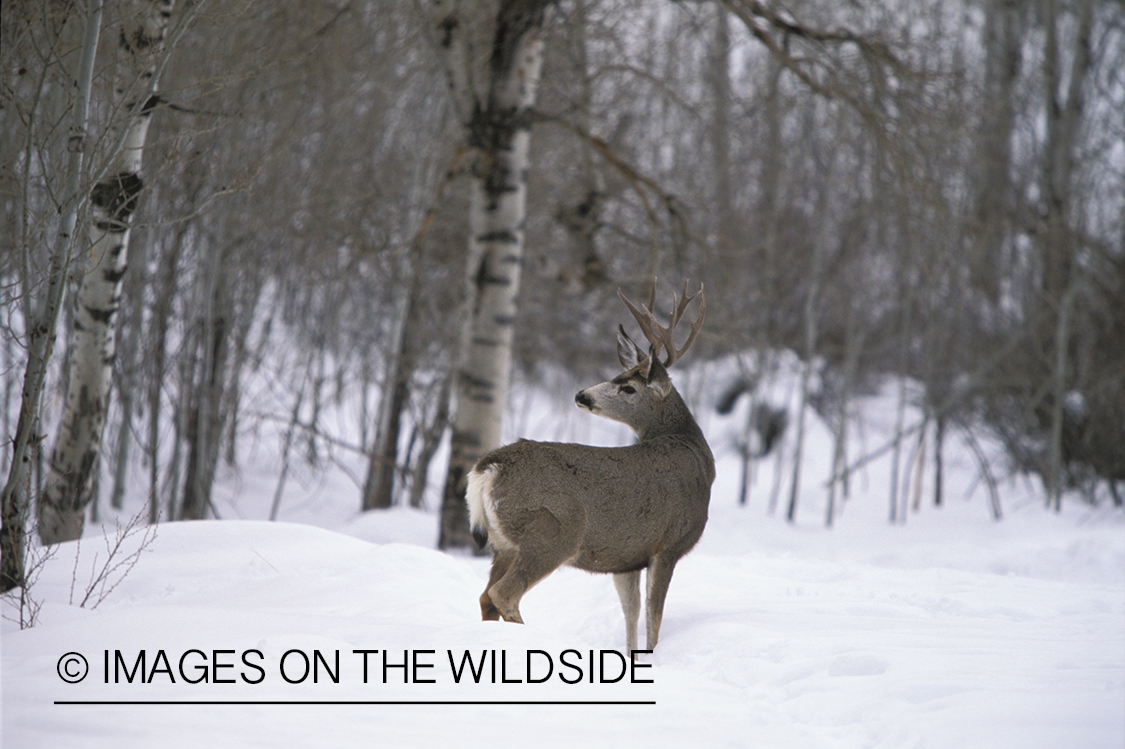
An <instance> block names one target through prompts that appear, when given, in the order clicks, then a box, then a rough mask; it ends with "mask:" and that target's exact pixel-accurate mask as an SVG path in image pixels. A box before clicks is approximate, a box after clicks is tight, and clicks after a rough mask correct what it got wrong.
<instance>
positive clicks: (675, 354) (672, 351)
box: [661, 281, 707, 367]
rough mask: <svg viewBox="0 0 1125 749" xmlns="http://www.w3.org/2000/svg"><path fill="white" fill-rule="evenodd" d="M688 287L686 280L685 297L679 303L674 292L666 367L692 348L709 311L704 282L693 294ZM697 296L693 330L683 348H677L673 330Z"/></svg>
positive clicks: (668, 331)
mask: <svg viewBox="0 0 1125 749" xmlns="http://www.w3.org/2000/svg"><path fill="white" fill-rule="evenodd" d="M687 289H688V286H687V281H684V294H683V298H682V299H680V301H679V302H678V303H677V301H676V294H675V292H672V306H673V307H674V308H675V311H674V312H673V313H672V324H671V325H669V326H668V329H667V337H668V361H666V362H664V366H666V367H670V366H672V365H673V364H675V363H676V362H677V361H679V359H680V357H681V356H683V355H684V354H685V353H687V350H688V349H689V348H691V344H693V343H695V337H696V336H697V335H699V331H700V330H701V329H702V328H703V317H704V315H706V313H707V297H706V296H705V295H704V294H703V284H699V291H697V292H695V293H694V294H692V295H691V296H688V293H687ZM696 297H699V313H698V314H697V315H696V316H695V322H693V323H692V324H691V332H690V333H688V339H687V341H686V342H685V343H684V345H683V346H682V347H681V348H679V349H677V348H676V347H675V344H674V343H673V341H672V331H673V330H675V328H676V325H678V324H679V322H680V318H682V317H683V316H684V312H686V311H687V307H688V305H689V304H691V302H692V300H693V299H695V298H696ZM661 332H662V333H663V332H665V331H664V330H663V329H661Z"/></svg>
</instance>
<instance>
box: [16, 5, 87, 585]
mask: <svg viewBox="0 0 1125 749" xmlns="http://www.w3.org/2000/svg"><path fill="white" fill-rule="evenodd" d="M101 23H102V3H100V2H90V3H89V4H88V5H87V6H86V20H85V31H84V33H83V39H82V52H81V57H80V61H79V63H78V70H77V74H76V75H75V77H74V103H73V107H72V112H71V113H72V117H73V119H72V120H71V125H70V136H69V138H68V143H67V147H68V150H69V154H68V155H67V166H66V169H67V172H66V188H65V191H64V193H63V201H64V202H63V203H62V205H61V206H60V207H59V213H60V216H59V229H58V233H57V234H56V235H55V249H54V252H53V253H52V254H51V264H50V271H49V273H48V277H47V292H46V296H45V297H44V299H43V306H42V311H41V312H40V313H39V314H37V315H35V316H34V318H33V317H32V315H31V314H28V316H27V319H28V328H29V330H28V346H27V348H28V351H27V369H26V370H25V372H24V382H23V391H22V394H21V396H22V397H21V402H20V415H19V420H18V421H17V423H16V436H15V439H14V440H13V443H14V444H13V446H12V463H11V466H10V468H9V472H8V480H7V482H6V483H5V484H4V488H3V492H2V493H0V519H2V523H3V526H2V527H0V592H3V593H6V592H8V591H9V590H11V589H13V588H16V587H21V588H22V587H23V586H24V585H25V584H26V582H27V581H26V578H25V570H24V551H25V549H26V544H27V528H26V523H27V509H28V502H27V496H28V492H27V487H26V485H25V482H26V481H27V480H28V479H27V476H26V475H25V473H26V470H27V468H28V467H29V465H30V463H31V452H32V442H33V441H34V439H35V435H34V431H35V427H36V424H37V423H38V420H39V403H40V399H41V397H42V395H43V383H44V381H45V379H46V376H47V363H48V361H49V360H50V358H51V352H52V351H53V350H54V346H55V336H56V332H57V330H58V324H59V312H60V310H61V309H62V302H63V298H64V296H65V294H66V278H67V273H68V271H69V268H70V262H71V254H72V251H73V248H74V241H75V240H74V230H75V227H76V226H77V222H78V212H79V209H80V208H81V206H82V195H81V187H80V186H81V184H82V172H83V165H84V161H85V159H84V155H85V150H86V140H87V138H86V130H87V124H88V123H87V121H86V120H87V114H88V111H89V103H90V91H91V89H92V87H93V77H94V59H95V57H96V54H97V49H98V39H99V36H100V33H101Z"/></svg>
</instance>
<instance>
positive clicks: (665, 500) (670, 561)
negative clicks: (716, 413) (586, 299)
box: [467, 282, 715, 656]
mask: <svg viewBox="0 0 1125 749" xmlns="http://www.w3.org/2000/svg"><path fill="white" fill-rule="evenodd" d="M617 294H618V296H619V297H620V298H621V301H622V302H624V303H625V306H627V307H628V308H629V311H630V312H632V314H633V316H634V317H635V318H636V320H637V323H638V324H639V325H640V327H641V331H642V332H643V333H644V335H645V337H646V338H647V339H648V342H649V349H648V352H647V353H645V352H644V351H643V350H642V349H641V348H640V347H639V346H637V344H635V343H634V342H633V341H632V340H631V339H630V338H629V336H628V335H627V334H626V333H625V329H624V327H622V326H620V325H619V326H618V336H617V356H618V359H619V360H620V362H621V366H623V367H624V368H625V371H624V372H622V373H621V374H619V375H618V376H617V377H614V378H613V379H612V380H610V381H609V382H603V383H602V384H600V385H595V386H593V387H591V388H587V389H585V390H583V391H581V392H580V393H578V394H577V395H576V396H575V397H574V400H575V402H576V403H577V404H578V407H579V408H582V409H585V410H587V411H589V412H590V413H593V414H597V415H598V416H604V417H606V418H607V419H613V420H614V421H620V422H623V423H624V424H627V425H628V426H629V427H631V428H632V429H633V431H634V432H635V433H636V435H637V438H638V441H637V443H636V444H634V445H631V446H629V447H593V446H590V445H575V444H563V443H557V442H530V441H520V442H516V443H515V444H511V445H508V446H507V447H502V448H500V449H498V450H494V451H493V452H490V453H488V454H487V455H485V456H484V457H482V458H481V459H480V460H479V461H478V462H477V464H476V466H474V468H473V470H472V471H471V472H470V474H469V480H468V491H467V498H468V503H469V515H470V521H471V524H472V528H473V535H474V537H476V539H477V542H478V543H480V544H481V545H483V544H484V543H485V541H488V542H489V544H490V545H491V547H492V552H493V559H492V570H491V572H490V574H489V577H488V587H487V588H485V591H484V593H482V594H481V597H480V608H481V617H482V618H483V619H485V620H497V619H500V618H503V619H504V620H505V621H509V622H519V623H522V622H523V619H522V618H521V617H520V609H519V603H520V598H522V597H523V595H524V593H526V592H527V591H528V589H530V588H531V587H532V586H533V585H535V584H536V583H538V582H539V581H540V580H542V579H543V578H545V577H546V576H547V575H549V574H551V573H552V572H554V571H555V570H556V569H557V568H558V567H560V566H561V565H564V564H569V565H571V566H573V567H577V568H578V569H582V570H587V571H589V572H608V573H612V574H613V582H614V585H615V587H616V588H617V594H618V596H619V597H620V598H621V608H622V609H623V611H624V613H625V643H626V652H627V653H628V654H629V655H630V656H632V655H633V654H634V651H636V649H637V620H638V617H639V615H640V579H641V570H647V572H646V586H647V596H646V602H645V603H646V605H645V626H646V629H647V635H648V637H647V649H648V650H652V649H653V648H654V647H655V646H656V641H657V638H658V637H659V635H660V621H661V618H662V617H663V613H664V598H665V595H666V594H667V593H668V583H669V582H671V579H672V570H673V569H674V568H675V566H676V562H677V561H679V559H680V557H682V556H683V555H684V554H686V553H687V552H688V551H689V550H690V549H691V548H692V547H693V546H694V545H695V543H696V541H698V540H699V537H700V536H701V535H702V534H703V526H704V524H706V522H707V505H708V502H709V501H710V498H711V482H712V481H714V479H715V460H714V458H713V456H712V455H711V449H710V448H709V447H708V446H707V441H706V440H705V439H704V437H703V432H702V431H701V430H700V429H699V426H698V425H696V423H695V419H693V418H692V415H691V412H690V411H688V408H687V406H686V405H685V404H684V401H683V399H682V398H681V397H680V394H679V393H678V392H676V389H675V388H674V387H673V386H672V381H671V380H670V379H669V378H668V372H667V368H668V367H671V366H672V365H673V364H675V363H676V361H678V360H679V358H680V357H681V356H683V355H684V353H685V352H686V351H687V350H688V348H689V347H690V346H691V344H692V343H693V342H694V341H695V337H696V335H698V333H699V329H700V328H701V327H702V325H703V316H704V313H705V311H706V300H705V298H704V297H703V287H702V286H700V289H699V291H698V292H696V293H695V294H693V295H691V296H688V295H687V284H686V283H685V284H684V293H683V297H682V298H681V299H679V300H677V298H676V295H675V294H673V295H672V310H673V311H672V315H671V324H670V325H669V326H668V327H666V328H665V327H662V326H661V325H660V324H659V323H658V322H657V321H656V318H655V317H654V316H653V313H652V309H653V307H654V302H655V301H656V284H655V282H654V283H653V288H652V296H651V298H650V300H649V303H648V306H647V307H642V308H641V309H637V307H635V306H634V305H633V303H632V302H630V301H629V300H628V299H627V298H626V297H625V295H624V294H622V293H621V291H620V290H618V292H617ZM696 296H698V297H699V312H698V314H697V316H696V319H695V322H694V323H692V325H691V332H690V334H689V336H688V339H687V343H685V344H684V345H683V346H682V347H680V348H676V346H675V343H674V342H673V331H674V330H675V327H676V324H677V323H678V322H679V321H680V318H681V317H683V314H684V312H685V311H686V310H687V307H688V305H689V304H690V303H691V301H692V300H693V299H695V297H696ZM662 349H663V350H664V352H665V358H664V361H661V360H660V353H661V350H662Z"/></svg>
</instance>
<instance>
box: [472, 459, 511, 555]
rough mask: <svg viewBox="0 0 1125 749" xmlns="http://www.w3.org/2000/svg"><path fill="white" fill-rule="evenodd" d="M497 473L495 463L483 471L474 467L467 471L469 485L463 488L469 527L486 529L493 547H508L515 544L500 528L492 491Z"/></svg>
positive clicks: (497, 468) (498, 469) (497, 469)
mask: <svg viewBox="0 0 1125 749" xmlns="http://www.w3.org/2000/svg"><path fill="white" fill-rule="evenodd" d="M499 473H500V467H499V466H496V465H490V466H488V467H486V468H485V469H484V470H483V471H481V470H478V469H476V468H474V469H473V470H472V471H470V472H469V485H468V488H467V489H466V490H465V499H466V501H467V502H468V503H469V527H471V528H473V529H482V530H486V531H488V540H489V542H490V543H491V544H492V545H493V546H494V547H495V548H497V549H503V548H509V549H510V548H515V544H513V543H512V542H511V541H509V540H508V538H507V537H506V536H505V535H504V533H503V532H502V531H501V530H500V521H499V519H498V518H497V517H496V497H495V496H494V495H493V492H492V488H493V486H494V485H495V483H496V477H497V476H498V475H499Z"/></svg>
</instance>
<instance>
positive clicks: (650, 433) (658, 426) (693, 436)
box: [635, 388, 707, 447]
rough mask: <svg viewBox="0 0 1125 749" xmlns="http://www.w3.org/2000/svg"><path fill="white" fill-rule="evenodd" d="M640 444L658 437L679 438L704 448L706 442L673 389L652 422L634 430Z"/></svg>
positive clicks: (689, 412)
mask: <svg viewBox="0 0 1125 749" xmlns="http://www.w3.org/2000/svg"><path fill="white" fill-rule="evenodd" d="M635 431H636V434H637V438H638V439H639V440H640V441H641V442H646V441H649V440H654V439H658V438H660V437H681V438H683V439H685V440H687V441H689V442H697V443H699V444H701V445H703V446H704V447H706V446H707V440H706V439H705V438H704V437H703V431H702V430H701V429H700V428H699V425H698V424H696V423H695V419H694V418H693V417H692V415H691V411H689V410H688V407H687V404H686V403H684V399H683V398H681V397H680V394H679V392H678V391H677V390H676V389H675V388H673V389H672V392H671V393H669V394H668V397H667V398H666V399H665V403H664V407H663V408H660V409H658V410H657V411H656V413H655V414H654V418H653V420H652V421H651V422H650V423H648V424H646V425H645V426H644V427H643V428H642V429H637V430H635Z"/></svg>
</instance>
